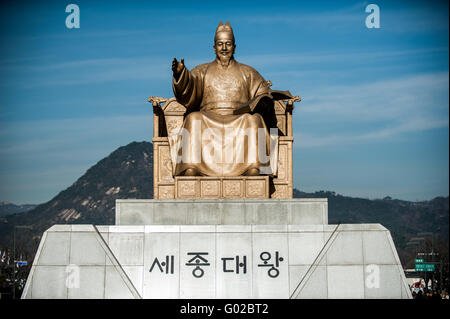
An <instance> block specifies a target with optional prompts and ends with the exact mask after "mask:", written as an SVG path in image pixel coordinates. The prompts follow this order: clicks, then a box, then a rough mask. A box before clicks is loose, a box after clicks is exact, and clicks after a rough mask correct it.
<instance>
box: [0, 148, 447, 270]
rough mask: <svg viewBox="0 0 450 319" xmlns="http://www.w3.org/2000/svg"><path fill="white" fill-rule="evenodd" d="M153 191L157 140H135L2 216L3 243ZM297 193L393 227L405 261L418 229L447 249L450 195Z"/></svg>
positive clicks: (22, 241) (351, 217)
mask: <svg viewBox="0 0 450 319" xmlns="http://www.w3.org/2000/svg"><path fill="white" fill-rule="evenodd" d="M152 197H153V145H152V144H151V143H149V142H132V143H130V144H128V145H127V146H123V147H120V148H118V149H117V150H115V151H114V152H112V153H111V154H110V155H109V156H108V157H106V158H104V159H102V160H101V161H99V162H98V163H97V164H95V165H94V166H92V167H91V168H90V169H88V170H87V172H86V173H85V174H84V175H83V176H81V177H80V178H79V179H78V180H77V181H76V182H75V183H74V184H73V185H72V186H70V187H69V188H67V189H66V190H64V191H62V192H60V193H59V194H58V195H57V196H55V197H54V198H53V199H52V200H50V201H49V202H47V203H44V204H41V205H39V206H37V207H35V208H34V209H32V210H30V211H27V212H23V213H20V214H13V215H8V216H5V217H2V218H0V249H2V248H5V247H12V233H13V225H33V229H32V230H31V234H32V236H31V240H30V233H28V232H30V230H22V229H21V230H18V231H17V232H16V233H17V243H18V245H19V246H20V247H19V246H18V249H21V250H22V251H24V252H25V253H26V254H27V255H28V256H29V257H30V258H31V257H32V256H34V252H35V250H36V248H37V245H38V244H39V240H40V236H41V235H42V233H43V232H44V231H45V230H46V229H48V228H49V227H50V226H52V225H53V224H77V223H82V224H97V225H108V224H113V223H114V215H115V211H114V208H115V200H116V199H119V198H120V199H122V198H152ZM294 197H303V198H311V197H319V198H324V197H326V198H328V201H329V202H328V211H329V222H330V223H331V224H338V223H380V224H382V225H384V226H385V227H387V228H388V229H389V230H390V231H391V233H392V236H393V239H394V242H395V244H396V246H397V248H398V250H399V255H400V258H401V259H402V261H403V262H405V263H409V261H410V260H411V257H410V254H411V251H409V250H408V249H406V243H407V242H408V241H409V239H410V238H411V237H414V236H416V235H417V233H418V232H434V233H435V234H437V240H438V241H439V240H440V242H441V243H443V245H444V246H445V245H446V247H447V250H448V235H449V198H448V197H445V198H444V197H437V198H435V199H433V200H430V201H423V202H408V201H402V200H397V199H392V198H390V197H386V198H384V199H376V200H370V199H363V198H353V197H348V196H343V195H339V194H336V193H334V192H329V191H319V192H315V193H305V192H301V191H298V190H294ZM436 243H438V242H436ZM447 255H448V254H447Z"/></svg>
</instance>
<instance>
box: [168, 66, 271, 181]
mask: <svg viewBox="0 0 450 319" xmlns="http://www.w3.org/2000/svg"><path fill="white" fill-rule="evenodd" d="M173 92H174V94H175V97H176V99H177V101H178V102H179V103H181V104H182V105H184V106H185V107H186V108H187V113H188V115H187V116H186V117H185V120H184V123H183V126H182V128H181V129H180V130H179V131H178V132H175V134H173V135H172V136H169V143H170V147H171V157H172V163H173V173H174V175H182V173H183V172H184V171H185V170H186V169H188V168H195V169H197V170H198V172H199V173H200V174H201V175H205V176H240V175H242V174H244V173H245V172H246V171H247V170H249V169H250V168H258V169H259V170H260V173H261V174H267V175H275V174H276V170H277V162H278V159H277V154H278V135H277V133H276V134H272V136H271V135H270V134H269V130H268V128H267V126H266V123H265V121H264V118H263V117H262V116H261V114H258V113H244V114H240V115H236V114H235V113H236V110H237V109H240V108H241V109H244V108H243V106H245V105H248V104H249V102H250V101H254V100H255V99H258V97H259V96H263V95H264V94H265V95H267V93H269V94H270V92H271V90H270V88H269V86H268V84H267V82H266V81H265V80H264V79H263V77H262V76H261V75H260V74H259V73H258V72H257V71H256V70H255V69H253V68H252V67H250V66H247V65H245V64H241V63H238V62H236V61H235V60H234V59H232V60H231V61H230V64H229V65H228V67H223V66H222V65H220V63H219V62H218V61H217V60H215V61H213V62H211V63H206V64H202V65H199V66H197V67H195V68H194V69H192V70H191V71H189V70H188V69H187V68H184V70H183V71H182V73H181V75H180V76H179V78H178V79H177V80H176V79H175V78H174V79H173ZM258 129H259V132H258ZM273 132H275V130H274V131H273ZM276 132H278V131H277V130H276ZM258 133H259V137H258Z"/></svg>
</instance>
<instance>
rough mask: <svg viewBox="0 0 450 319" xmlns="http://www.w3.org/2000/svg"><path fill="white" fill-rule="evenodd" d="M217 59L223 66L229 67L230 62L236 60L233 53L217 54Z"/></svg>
mask: <svg viewBox="0 0 450 319" xmlns="http://www.w3.org/2000/svg"><path fill="white" fill-rule="evenodd" d="M216 56H217V59H218V60H219V61H220V64H221V65H224V66H225V65H226V66H228V65H229V64H230V61H231V60H233V59H234V56H233V52H230V53H227V54H221V53H219V54H216Z"/></svg>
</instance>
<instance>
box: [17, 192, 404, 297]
mask: <svg viewBox="0 0 450 319" xmlns="http://www.w3.org/2000/svg"><path fill="white" fill-rule="evenodd" d="M171 205H172V207H173V210H170V206H171ZM258 205H259V207H260V208H259V209H258V208H257V207H258ZM308 205H309V206H308ZM162 206H165V207H164V208H161V207H162ZM214 207H215V208H214ZM295 207H297V208H295ZM298 207H300V208H298ZM155 208H156V209H155ZM326 208H327V206H326V200H309V199H308V200H300V201H298V200H292V201H289V200H283V201H278V202H277V201H275V200H268V201H267V203H264V202H259V203H256V202H253V201H252V202H250V201H248V200H246V201H209V202H208V201H207V202H204V201H202V202H201V203H199V202H198V201H194V202H192V201H184V202H181V201H173V202H172V204H171V203H169V202H167V201H164V202H162V201H150V200H142V201H139V200H127V201H118V202H117V212H116V213H117V215H116V216H118V218H117V222H118V223H120V225H116V226H93V225H55V226H53V227H51V228H50V229H49V230H47V231H46V232H45V233H44V236H43V238H42V240H41V243H40V246H39V249H38V252H37V254H36V257H35V260H34V263H33V267H32V269H31V272H30V275H29V278H28V281H27V284H26V286H25V290H24V293H23V296H22V298H33V299H34V298H157V299H158V298H410V293H409V290H408V285H407V283H406V279H405V275H404V273H403V269H402V267H401V264H400V261H399V258H398V256H397V252H396V249H395V247H394V244H393V241H392V238H391V235H390V233H389V231H388V230H387V229H386V228H384V227H383V226H381V225H380V224H354V225H343V224H341V225H327V224H326V222H324V221H326V220H327V217H325V216H327V210H326ZM163 209H164V211H166V212H169V213H168V214H162V212H161V211H162V210H163ZM299 211H302V212H303V213H304V214H305V216H309V217H308V218H311V216H316V217H318V219H311V220H315V224H311V225H305V224H302V223H303V222H304V221H305V220H307V219H302V213H299ZM148 212H151V213H150V214H152V215H151V216H145V214H147V213H148ZM175 212H179V213H180V215H182V217H177V216H176V214H175ZM312 212H315V213H312ZM128 214H129V215H128ZM183 214H184V215H183ZM239 214H241V215H243V216H244V217H243V216H241V215H239ZM308 214H309V215H308ZM324 214H325V215H324ZM127 215H128V216H127ZM270 217H273V218H270ZM140 219H145V220H146V221H148V224H146V225H123V223H126V222H128V223H137V222H138V221H139V220H140ZM173 219H175V220H176V221H177V222H178V224H172V225H169V223H170V221H171V220H173ZM208 221H213V222H214V224H210V225H207V223H208ZM261 221H270V222H271V223H272V225H268V224H266V225H262V224H257V223H259V222H261ZM320 221H321V222H320ZM194 222H196V223H198V224H197V225H191V224H190V223H194ZM296 222H298V224H296ZM220 223H221V224H220ZM233 223H234V224H233Z"/></svg>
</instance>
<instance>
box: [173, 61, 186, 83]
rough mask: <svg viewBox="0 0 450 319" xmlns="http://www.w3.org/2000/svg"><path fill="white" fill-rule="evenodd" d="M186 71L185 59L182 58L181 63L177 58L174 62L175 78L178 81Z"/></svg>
mask: <svg viewBox="0 0 450 319" xmlns="http://www.w3.org/2000/svg"><path fill="white" fill-rule="evenodd" d="M183 69H184V59H183V58H181V61H180V62H178V61H177V58H174V59H173V61H172V72H173V77H174V78H175V79H176V80H178V78H179V77H180V74H181V72H183Z"/></svg>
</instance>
